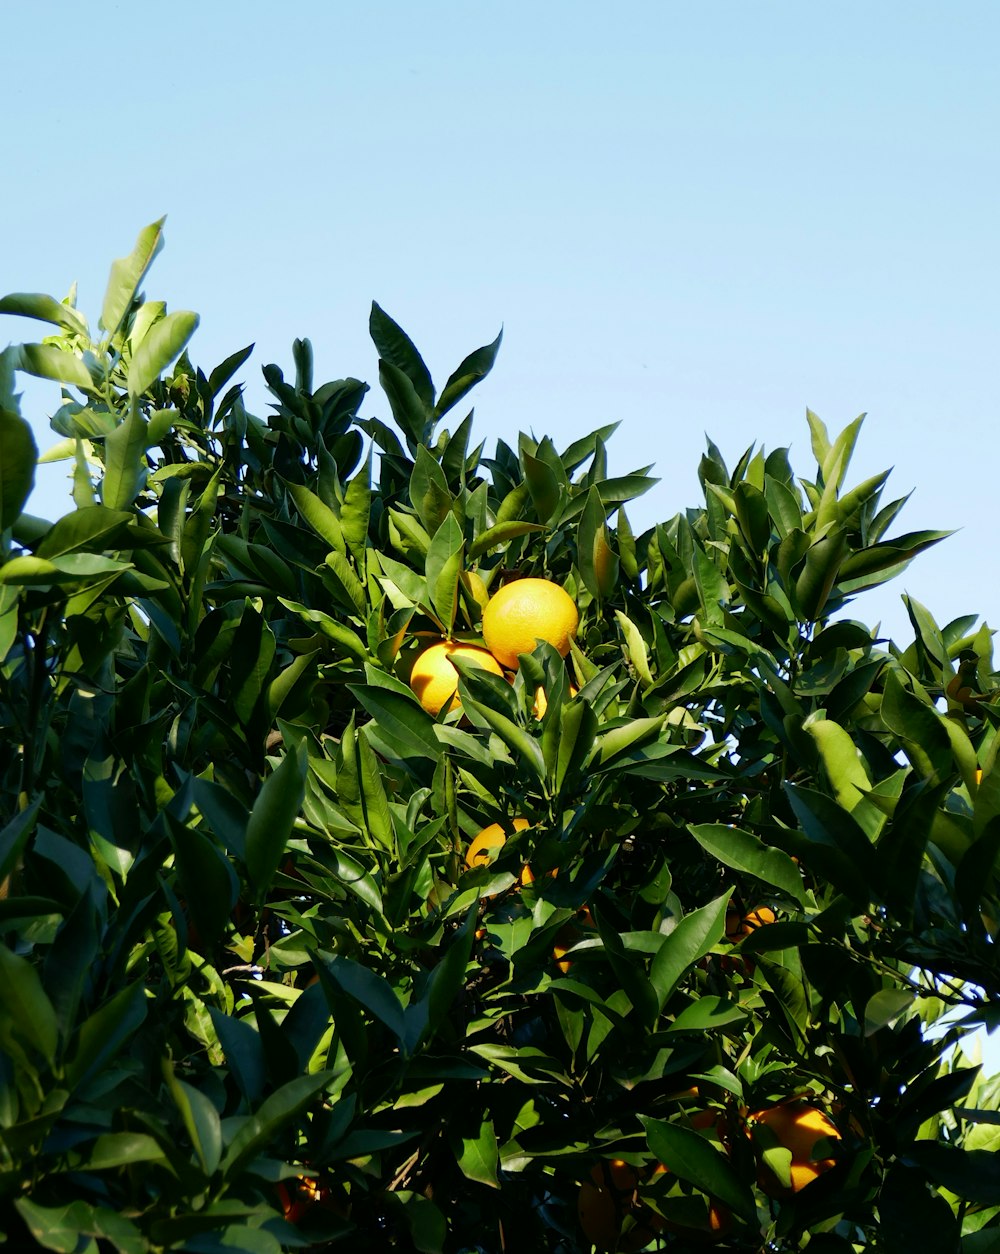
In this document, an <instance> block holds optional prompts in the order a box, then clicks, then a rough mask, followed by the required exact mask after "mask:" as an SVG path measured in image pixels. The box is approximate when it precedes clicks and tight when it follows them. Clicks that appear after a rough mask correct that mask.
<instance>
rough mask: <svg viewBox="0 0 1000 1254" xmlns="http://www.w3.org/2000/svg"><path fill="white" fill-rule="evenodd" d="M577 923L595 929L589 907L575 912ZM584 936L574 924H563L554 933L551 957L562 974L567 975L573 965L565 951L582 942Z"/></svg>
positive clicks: (582, 907)
mask: <svg viewBox="0 0 1000 1254" xmlns="http://www.w3.org/2000/svg"><path fill="white" fill-rule="evenodd" d="M576 917H577V920H578V922H580V923H582V924H583V925H584V926H585V927H591V928H592V927H596V926H597V925H596V924H595V923H594V916H593V915H592V914H591V913H590V907H589V906H581V907H580V909H579V910H578V911H577V912H576ZM583 937H584V934H583V932H581V931H580V929H579V928H578V927H577V925H576V923H564V924H563V925H562V927H561V928H560V929H559V931H558V932H556V936H555V941H554V942H553V945H552V957H553V958H554V959H555V963H556V966H557V967H558V968H559V970H560V971H561V972H562V973H563V975H568V974H569V969H570V967H571V966H572V965H573V959H572V958H567V957H566V952H567V950H570V949H572V948H573V946H574V945H577V944H579V942H580V941H582V940H583Z"/></svg>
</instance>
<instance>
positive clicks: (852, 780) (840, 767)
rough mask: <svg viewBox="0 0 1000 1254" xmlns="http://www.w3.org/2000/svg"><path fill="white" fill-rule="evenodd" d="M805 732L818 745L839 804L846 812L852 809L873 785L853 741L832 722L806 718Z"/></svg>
mask: <svg viewBox="0 0 1000 1254" xmlns="http://www.w3.org/2000/svg"><path fill="white" fill-rule="evenodd" d="M803 730H804V731H807V732H808V733H809V735H810V736H811V737H812V738H813V740H814V742H815V744H816V749H817V752H818V753H819V757H820V761H821V762H822V763H823V769H824V770H825V771H826V775H827V779H828V780H829V781H830V786H831V788H832V789H833V795H834V796H835V797H836V798H837V803H838V804H839V805H841V806H843V807H844V809H845V810H853V809H854V807H855V806H856V805H857V804H858V802H859V801H860V800H861V799H862V797H863V795H864V794H865V793H867V792H868V791H869V790H870V789H871V786H872V783H871V780H870V779H869V778H868V772H867V770H866V769H865V765H864V762H863V760H862V758H861V755H860V753H859V752H858V749H857V746H856V745H855V743H854V741H853V740H852V739H851V737H850V736H849V735H848V733H847V732H846V731H845V730H844V728H843V727H841V726H840V724H839V723H836V722H834V721H833V719H828V718H816V717H810V718H807V719H806V721H805V723H804V724H803Z"/></svg>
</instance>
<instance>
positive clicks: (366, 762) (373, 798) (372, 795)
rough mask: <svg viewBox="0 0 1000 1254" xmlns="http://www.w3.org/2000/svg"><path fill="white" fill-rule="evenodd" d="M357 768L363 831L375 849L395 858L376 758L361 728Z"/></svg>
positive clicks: (388, 812) (386, 804) (393, 839)
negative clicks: (359, 773)
mask: <svg viewBox="0 0 1000 1254" xmlns="http://www.w3.org/2000/svg"><path fill="white" fill-rule="evenodd" d="M358 766H359V768H360V772H361V776H360V777H361V804H362V806H363V807H364V817H365V828H366V829H367V831H368V835H369V836H370V837H371V839H372V840H373V841H374V842H375V844H376V845H379V846H381V847H382V848H383V849H385V850H387V851H388V852H389V853H391V854H395V853H396V834H395V830H394V828H393V825H392V814H391V812H390V810H389V798H388V796H387V795H386V790H385V785H384V784H383V782H382V772H381V771H380V769H379V764H378V758H377V757H376V756H375V752H374V750H373V749H372V747H371V745H370V743H369V741H368V735H367V733H366V732H365V730H364V728H361V729H360V730H359V731H358Z"/></svg>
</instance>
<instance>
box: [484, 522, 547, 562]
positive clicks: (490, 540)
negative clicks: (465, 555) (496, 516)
mask: <svg viewBox="0 0 1000 1254" xmlns="http://www.w3.org/2000/svg"><path fill="white" fill-rule="evenodd" d="M545 530H546V528H545V524H544V523H533V522H517V521H513V522H498V523H494V524H493V526H492V527H487V528H486V530H485V531H481V532H480V533H479V535H477V536H476V538H475V540H473V542H472V544H471V545H470V546H469V561H470V562H472V561H475V560H476V558H477V557H482V555H483V554H484V553H489V551H490V550H491V549H495V548H497V547H498V546H499V545H501V544H506V543H507V541H508V540H516V539H517V537H518V536H526V535H530V534H531V532H533V531H545Z"/></svg>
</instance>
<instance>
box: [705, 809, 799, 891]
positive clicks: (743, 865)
mask: <svg viewBox="0 0 1000 1254" xmlns="http://www.w3.org/2000/svg"><path fill="white" fill-rule="evenodd" d="M688 830H689V831H690V833H691V835H692V836H693V837H694V838H695V840H696V841H697V842H698V844H699V845H701V847H702V848H703V849H704V850H706V851H707V852H708V853H710V854H711V855H712V856H713V857H714V858H718V860H719V861H720V862H721V863H722V864H723V865H724V866H728V867H732V868H733V870H735V871H743V872H744V873H745V874H747V875H753V876H756V878H757V879H759V880H761V881H763V883H765V884H770V885H773V886H774V887H775V888H778V889H780V890H781V891H782V892H784V893H787V894H788V895H789V897H792V898H794V899H795V900H796V901H798V902H799V903H800V904H802V905H805V903H806V890H805V887H804V885H803V883H802V876H801V874H800V873H799V869H798V867H797V866H796V865H795V863H794V862H793V861H792V860H791V858H790V857H789V856H788V854H787V853H782V851H781V850H780V849H774V848H772V847H771V846H769V845H765V844H764V843H763V842H762V841H761V840H760V839H759V838H758V837H756V836H754V835H752V834H751V833H750V832H745V831H743V830H741V829H740V828H738V827H732V826H730V825H728V824H723V823H701V824H693V825H692V826H691V827H690V828H689V829H688Z"/></svg>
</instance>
